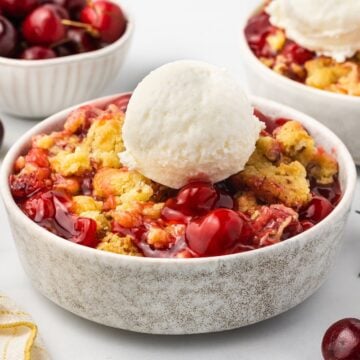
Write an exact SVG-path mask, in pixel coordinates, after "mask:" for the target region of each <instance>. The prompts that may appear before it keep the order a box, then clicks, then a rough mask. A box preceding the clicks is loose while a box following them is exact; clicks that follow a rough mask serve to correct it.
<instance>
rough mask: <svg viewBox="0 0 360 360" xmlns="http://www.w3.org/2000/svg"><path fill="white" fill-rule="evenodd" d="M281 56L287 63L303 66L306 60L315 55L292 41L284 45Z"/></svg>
mask: <svg viewBox="0 0 360 360" xmlns="http://www.w3.org/2000/svg"><path fill="white" fill-rule="evenodd" d="M282 54H283V55H284V56H285V58H286V59H287V60H288V61H289V62H294V63H296V64H299V65H303V64H305V63H306V62H307V61H308V60H311V59H312V58H313V57H314V56H315V53H313V52H312V51H309V50H307V49H304V48H303V47H301V46H300V45H298V44H296V43H294V42H293V41H289V42H288V43H287V44H286V45H285V47H284V49H283V51H282Z"/></svg>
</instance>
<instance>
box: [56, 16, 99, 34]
mask: <svg viewBox="0 0 360 360" xmlns="http://www.w3.org/2000/svg"><path fill="white" fill-rule="evenodd" d="M61 23H62V24H63V25H65V26H72V27H76V28H79V29H84V30H85V31H86V32H88V33H89V34H90V35H91V36H93V37H97V38H98V37H100V33H99V31H98V30H96V29H95V28H94V27H92V26H91V25H89V24H84V23H82V22H79V21H73V20H68V19H62V20H61Z"/></svg>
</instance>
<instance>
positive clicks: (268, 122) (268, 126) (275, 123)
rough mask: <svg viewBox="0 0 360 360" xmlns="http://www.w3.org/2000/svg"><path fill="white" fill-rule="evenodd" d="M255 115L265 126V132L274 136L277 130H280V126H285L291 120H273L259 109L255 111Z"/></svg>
mask: <svg viewBox="0 0 360 360" xmlns="http://www.w3.org/2000/svg"><path fill="white" fill-rule="evenodd" d="M254 115H255V116H256V117H257V118H258V119H259V120H260V121H262V122H263V123H264V124H265V131H266V132H267V133H268V134H272V133H273V132H274V131H275V129H276V128H278V127H279V126H283V125H284V124H286V123H287V122H288V121H290V119H285V118H277V119H272V118H271V117H269V116H266V115H265V114H263V113H262V112H261V111H259V110H257V109H255V110H254Z"/></svg>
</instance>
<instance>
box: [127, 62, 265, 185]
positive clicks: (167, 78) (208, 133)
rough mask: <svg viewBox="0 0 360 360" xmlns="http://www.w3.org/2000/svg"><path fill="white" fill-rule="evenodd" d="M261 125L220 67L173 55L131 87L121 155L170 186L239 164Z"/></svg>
mask: <svg viewBox="0 0 360 360" xmlns="http://www.w3.org/2000/svg"><path fill="white" fill-rule="evenodd" d="M262 127H263V125H262V123H261V122H260V121H259V120H258V119H257V118H256V117H255V116H254V115H253V109H252V107H251V105H250V102H249V100H248V99H247V97H246V95H245V94H244V92H243V91H242V89H241V88H240V87H239V86H238V84H237V82H236V81H235V80H234V79H233V78H232V77H231V76H229V74H228V73H227V72H226V71H225V70H223V69H220V68H217V67H215V66H212V65H209V64H206V63H202V62H198V61H177V62H173V63H169V64H167V65H164V66H162V67H160V68H158V69H156V70H155V71H153V72H152V73H150V74H149V75H148V76H146V77H145V78H144V80H142V82H141V83H140V84H139V85H138V86H137V88H136V89H135V91H134V93H133V95H132V97H131V99H130V102H129V105H128V108H127V112H126V117H125V122H124V126H123V139H124V144H125V148H126V151H125V152H123V153H121V154H120V160H121V162H122V163H123V164H124V165H126V166H128V167H129V168H130V169H136V170H138V171H139V172H141V173H142V174H143V175H145V176H146V177H148V178H150V179H152V180H154V181H156V182H158V183H160V184H163V185H166V186H169V187H171V188H176V189H178V188H180V187H182V186H184V185H186V184H187V183H188V182H190V181H191V180H207V181H211V182H217V181H221V180H223V179H226V178H227V177H229V176H230V175H233V174H235V173H237V172H239V171H241V170H242V169H243V168H244V165H245V163H246V162H247V161H248V159H249V157H250V155H251V154H252V152H253V151H254V149H255V143H256V140H257V139H258V137H259V133H260V131H261V129H262Z"/></svg>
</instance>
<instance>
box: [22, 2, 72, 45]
mask: <svg viewBox="0 0 360 360" xmlns="http://www.w3.org/2000/svg"><path fill="white" fill-rule="evenodd" d="M66 17H67V12H66V10H65V9H64V8H61V7H59V6H56V5H51V4H46V5H43V6H40V7H38V8H37V9H35V10H34V11H33V12H32V13H30V15H28V16H27V17H26V18H25V21H24V23H23V26H22V33H23V36H24V38H25V40H26V41H27V42H28V43H29V44H32V45H43V46H50V45H53V44H55V43H57V42H59V41H61V40H63V39H64V38H65V35H66V29H65V26H64V25H63V24H62V22H61V21H62V19H64V18H66Z"/></svg>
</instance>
